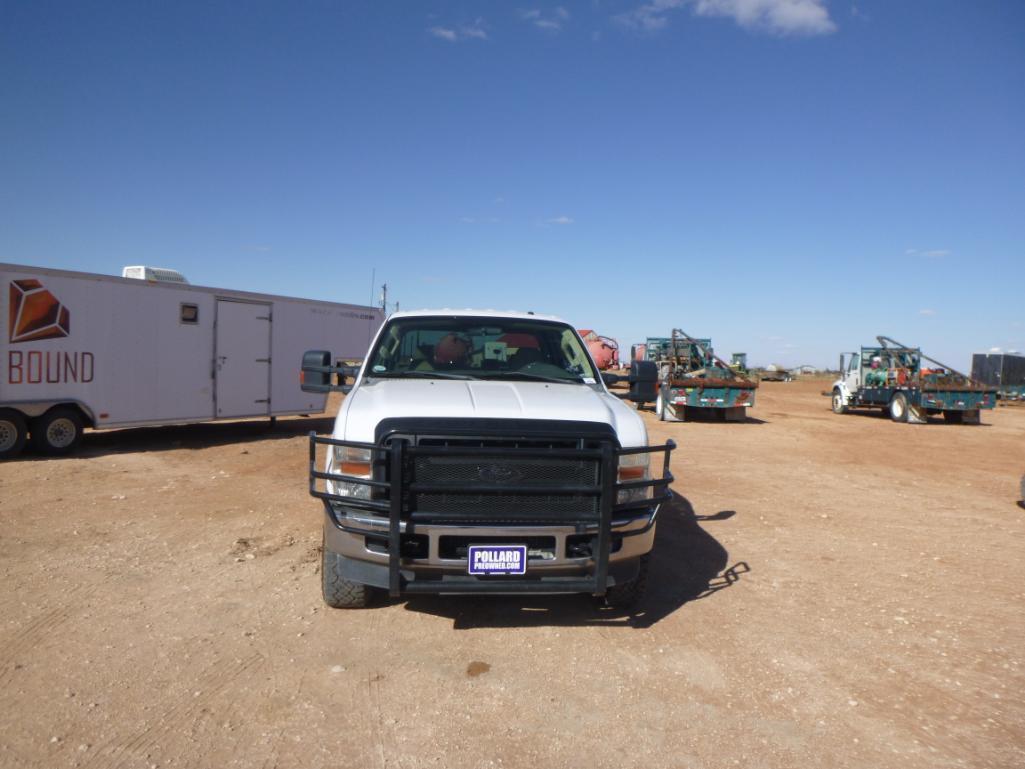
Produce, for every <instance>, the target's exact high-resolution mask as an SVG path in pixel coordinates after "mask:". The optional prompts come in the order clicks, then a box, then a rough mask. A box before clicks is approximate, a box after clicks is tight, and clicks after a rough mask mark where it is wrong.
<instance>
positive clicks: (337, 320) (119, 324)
mask: <svg viewBox="0 0 1025 769" xmlns="http://www.w3.org/2000/svg"><path fill="white" fill-rule="evenodd" d="M126 274H138V275H140V279H134V278H125V277H115V276H111V275H95V274H89V273H82V272H70V271H67V270H55V269H48V268H43V267H29V266H22V265H14V264H0V319H2V320H6V323H7V328H6V330H5V333H3V335H2V336H0V458H7V457H12V456H15V455H17V454H18V453H19V452H20V451H21V450H22V448H23V447H24V446H25V443H26V441H27V440H31V443H32V445H33V446H34V448H35V449H36V450H38V451H40V452H43V453H49V454H59V453H67V452H69V451H71V450H73V449H74V448H75V447H76V446H77V445H78V443H79V442H80V441H81V439H82V433H83V428H85V427H92V428H98V429H101V428H112V427H139V426H146V425H163V424H183V423H190V422H205V421H212V420H217V419H240V418H246V417H275V416H282V415H286V414H310V413H319V412H322V411H323V410H324V407H325V401H326V396H324V395H322V394H315V393H308V392H303V390H302V389H301V383H300V372H299V360H300V358H301V356H302V353H303V351H304V350H306V349H309V348H310V347H323V349H325V350H327V351H329V352H330V354H331V355H332V356H334V358H335V360H338V359H356V358H360V357H362V355H363V353H364V352H365V350H366V348H367V345H368V344H369V342H370V340H371V339H372V338H373V336H374V334H375V333H376V332H377V330H378V328H379V327H380V325H381V322H382V321H383V313H382V311H381V310H380V309H379V308H376V307H365V306H359V305H352V304H337V303H334V302H321V301H314V300H310V299H295V298H289V297H282V296H274V295H269V294H256V293H251V292H247V291H234V290H229V289H220V288H207V287H202V286H193V285H189V284H187V283H185V282H184V281H183V280H182V279H181V277H180V276H179V275H177V274H175V273H173V271H167V270H157V271H155V270H147V269H143V268H132V269H130V270H126ZM2 320H0V322H2Z"/></svg>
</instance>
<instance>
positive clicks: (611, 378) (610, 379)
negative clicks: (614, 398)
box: [601, 371, 622, 387]
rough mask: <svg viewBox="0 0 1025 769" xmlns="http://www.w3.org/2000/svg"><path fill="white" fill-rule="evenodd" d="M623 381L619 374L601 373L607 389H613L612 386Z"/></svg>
mask: <svg viewBox="0 0 1025 769" xmlns="http://www.w3.org/2000/svg"><path fill="white" fill-rule="evenodd" d="M621 380H622V377H620V376H619V374H610V373H609V372H608V371H603V372H601V381H602V382H604V383H605V386H606V387H612V385H614V384H616V383H617V382H619V381H621Z"/></svg>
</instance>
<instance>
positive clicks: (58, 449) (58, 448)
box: [32, 406, 85, 455]
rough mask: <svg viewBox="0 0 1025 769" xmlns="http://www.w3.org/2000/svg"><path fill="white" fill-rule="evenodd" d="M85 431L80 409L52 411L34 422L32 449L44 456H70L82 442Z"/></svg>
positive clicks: (63, 408) (60, 408)
mask: <svg viewBox="0 0 1025 769" xmlns="http://www.w3.org/2000/svg"><path fill="white" fill-rule="evenodd" d="M84 429H85V423H84V422H83V421H82V415H81V414H80V413H79V412H78V409H73V408H68V407H67V406H61V407H58V408H55V409H50V410H49V411H47V412H46V413H45V414H43V415H42V416H41V417H36V418H35V419H33V420H32V447H33V448H34V449H35V450H36V451H39V452H41V453H43V454H50V455H57V454H69V453H71V452H72V451H74V450H75V449H76V448H78V444H79V443H81V442H82V432H83V431H84Z"/></svg>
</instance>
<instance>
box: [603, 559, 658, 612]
mask: <svg viewBox="0 0 1025 769" xmlns="http://www.w3.org/2000/svg"><path fill="white" fill-rule="evenodd" d="M650 557H651V556H650V554H648V555H642V556H641V560H640V563H639V564H638V566H637V576H636V577H634V578H633V579H632V580H630V581H629V582H624V583H623V584H622V585H613V586H612V587H610V588H609V589H608V590H606V591H605V605H606V606H610V607H612V608H613V609H630V608H632V607H634V606H636V605H637V604H638V603H640V601H641V599H642V598H644V592H645V591H646V590H647V588H648V561H649V559H650Z"/></svg>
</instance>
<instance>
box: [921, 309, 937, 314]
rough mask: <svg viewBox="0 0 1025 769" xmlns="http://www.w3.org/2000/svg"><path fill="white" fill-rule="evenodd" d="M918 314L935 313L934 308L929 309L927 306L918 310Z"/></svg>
mask: <svg viewBox="0 0 1025 769" xmlns="http://www.w3.org/2000/svg"><path fill="white" fill-rule="evenodd" d="M918 314H919V315H935V314H936V310H930V309H928V308H927V309H924V310H919V311H918Z"/></svg>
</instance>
